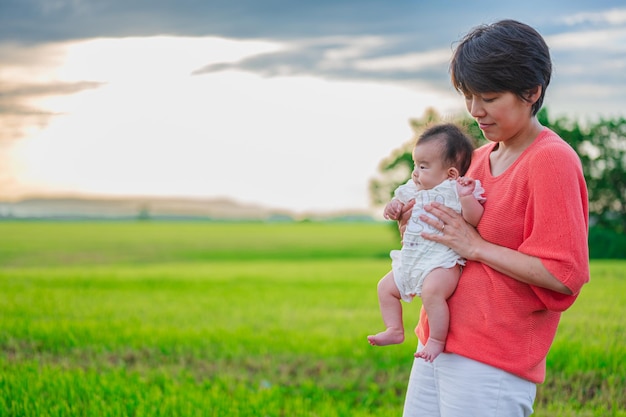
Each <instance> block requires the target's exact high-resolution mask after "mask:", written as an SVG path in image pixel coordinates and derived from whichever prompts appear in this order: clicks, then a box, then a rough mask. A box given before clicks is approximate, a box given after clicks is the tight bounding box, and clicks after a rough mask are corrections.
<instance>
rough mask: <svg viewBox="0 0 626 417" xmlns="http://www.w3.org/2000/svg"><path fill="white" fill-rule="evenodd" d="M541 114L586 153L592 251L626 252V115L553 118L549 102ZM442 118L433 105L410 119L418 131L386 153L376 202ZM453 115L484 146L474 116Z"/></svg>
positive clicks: (374, 189) (398, 180) (405, 174)
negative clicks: (429, 128) (583, 119)
mask: <svg viewBox="0 0 626 417" xmlns="http://www.w3.org/2000/svg"><path fill="white" fill-rule="evenodd" d="M537 117H538V119H539V121H540V122H541V124H543V125H544V126H547V127H549V128H550V129H552V130H554V131H555V132H556V133H557V134H558V135H559V136H561V137H562V138H563V139H564V140H565V141H567V142H568V143H569V144H570V145H571V146H572V148H573V149H574V150H575V151H576V153H577V154H578V156H579V158H580V161H581V164H582V167H583V173H584V176H585V181H586V182H587V188H588V190H589V220H590V230H589V249H590V257H592V258H626V233H625V232H626V118H624V117H618V118H601V119H599V120H597V121H595V122H591V123H585V124H583V123H581V122H580V121H577V120H572V119H570V118H568V117H559V118H553V119H551V118H550V117H549V114H548V110H547V109H545V108H543V109H542V110H541V111H540V112H539V114H538V115H537ZM442 121H443V118H442V117H441V115H439V114H438V113H437V112H436V111H435V110H433V109H428V110H427V111H426V112H425V113H424V115H423V116H422V117H420V118H415V119H411V120H409V124H410V125H411V128H412V130H413V132H414V137H413V138H411V139H410V140H409V141H407V142H405V143H403V144H402V145H401V146H400V147H398V148H397V149H394V150H393V151H392V152H391V154H390V155H389V156H387V157H385V158H384V159H383V160H382V161H381V162H380V166H379V175H378V176H377V177H375V178H373V179H371V180H370V184H369V189H370V196H371V200H372V202H373V203H374V204H376V205H379V204H385V203H386V202H387V201H389V199H390V198H391V197H392V196H393V191H394V190H395V189H396V188H397V187H398V186H399V185H400V184H403V183H405V182H406V181H407V180H408V179H409V178H410V176H411V171H412V170H413V158H412V155H411V152H412V149H413V145H414V143H415V138H417V136H419V134H420V133H421V132H423V131H424V129H425V128H426V127H427V126H430V125H431V124H433V123H438V122H442ZM448 121H449V120H448ZM452 121H453V122H455V123H457V124H459V125H461V126H463V127H464V128H465V131H466V132H467V133H468V134H469V135H470V136H472V137H473V138H474V139H475V140H476V144H477V145H478V146H480V145H481V144H483V143H485V142H486V139H485V138H484V137H483V135H482V132H481V131H480V129H479V128H478V125H477V124H476V122H475V121H474V120H473V119H470V118H468V117H465V118H458V119H456V120H452Z"/></svg>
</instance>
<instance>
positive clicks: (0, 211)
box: [0, 197, 372, 221]
mask: <svg viewBox="0 0 626 417" xmlns="http://www.w3.org/2000/svg"><path fill="white" fill-rule="evenodd" d="M303 217H305V218H311V219H325V220H328V219H335V220H352V221H355V220H356V221H369V220H372V219H371V217H370V216H369V215H368V214H367V213H358V212H354V213H332V214H311V215H304V216H303V215H297V214H296V213H292V212H289V211H287V210H274V209H270V208H266V207H262V206H259V205H254V204H244V203H240V202H237V201H234V200H230V199H226V198H216V199H203V198H175V197H102V198H99V197H37V198H26V199H23V200H19V201H14V202H7V201H4V202H3V201H0V219H5V220H6V219H11V218H13V219H206V220H275V221H289V220H298V219H302V218H303Z"/></svg>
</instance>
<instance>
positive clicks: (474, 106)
mask: <svg viewBox="0 0 626 417" xmlns="http://www.w3.org/2000/svg"><path fill="white" fill-rule="evenodd" d="M467 110H468V111H469V113H470V114H471V115H472V117H479V116H482V115H484V114H485V109H484V107H483V105H482V103H481V102H480V100H477V99H476V98H471V99H469V100H467Z"/></svg>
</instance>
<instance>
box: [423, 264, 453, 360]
mask: <svg viewBox="0 0 626 417" xmlns="http://www.w3.org/2000/svg"><path fill="white" fill-rule="evenodd" d="M460 276H461V268H460V267H459V266H458V265H456V266H455V267H453V268H437V269H434V270H433V271H432V272H431V273H429V274H428V275H426V278H425V279H424V285H423V286H422V295H421V297H422V305H423V306H424V310H426V315H427V316H428V324H429V327H430V334H429V337H428V341H427V342H426V346H424V349H422V350H421V351H419V352H417V353H416V354H415V357H416V358H423V359H424V360H426V361H428V362H432V361H434V360H435V358H436V357H437V356H439V354H440V353H441V352H443V348H444V347H445V345H446V338H447V336H448V325H449V324H450V311H449V310H448V302H447V300H448V298H449V297H450V296H451V295H452V293H453V292H454V290H455V289H456V286H457V284H458V282H459V277H460Z"/></svg>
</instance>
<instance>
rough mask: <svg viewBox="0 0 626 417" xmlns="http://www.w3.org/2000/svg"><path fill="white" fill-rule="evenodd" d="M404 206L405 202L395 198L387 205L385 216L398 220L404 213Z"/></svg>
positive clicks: (388, 218)
mask: <svg viewBox="0 0 626 417" xmlns="http://www.w3.org/2000/svg"><path fill="white" fill-rule="evenodd" d="M402 207H404V203H402V202H401V201H400V200H398V199H397V198H394V199H393V200H391V201H390V202H389V203H387V205H386V206H385V212H384V213H383V216H384V217H385V219H387V220H398V219H400V215H401V214H402Z"/></svg>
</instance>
